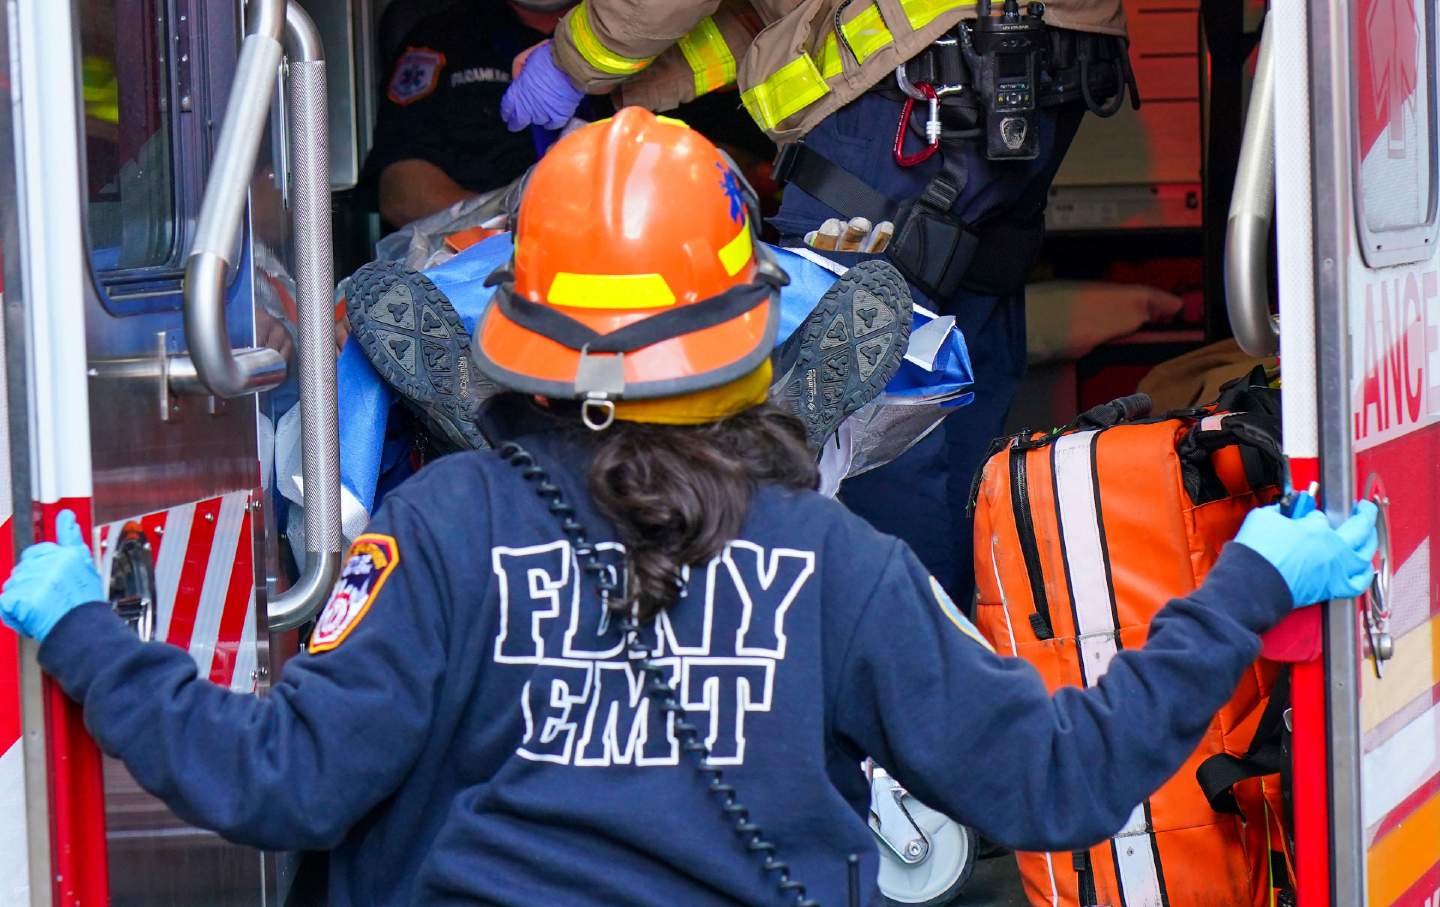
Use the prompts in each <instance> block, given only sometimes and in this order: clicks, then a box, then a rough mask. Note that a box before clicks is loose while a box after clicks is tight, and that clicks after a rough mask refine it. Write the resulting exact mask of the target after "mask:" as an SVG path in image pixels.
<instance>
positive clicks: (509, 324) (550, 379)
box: [473, 290, 780, 400]
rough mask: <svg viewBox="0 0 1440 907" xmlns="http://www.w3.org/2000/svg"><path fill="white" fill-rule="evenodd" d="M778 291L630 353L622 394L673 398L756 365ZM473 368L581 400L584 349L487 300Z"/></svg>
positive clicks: (524, 389)
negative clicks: (517, 319)
mask: <svg viewBox="0 0 1440 907" xmlns="http://www.w3.org/2000/svg"><path fill="white" fill-rule="evenodd" d="M779 328H780V294H779V291H778V290H776V291H774V292H772V293H771V294H770V298H769V299H767V300H766V301H764V302H762V303H760V304H759V305H757V306H755V307H754V308H753V309H751V310H750V311H748V312H745V313H744V314H742V315H740V316H738V317H736V318H732V319H730V320H729V321H724V322H721V323H720V324H717V325H715V326H713V327H709V328H705V329H703V330H699V331H695V332H693V333H688V334H684V335H682V336H680V337H674V338H671V339H669V340H662V341H660V342H659V343H655V344H652V345H650V346H647V347H644V348H642V349H638V350H635V351H634V352H631V353H627V354H625V369H624V374H625V389H624V393H623V394H622V395H620V397H619V399H624V400H650V399H655V398H658V397H672V396H676V395H678V394H688V393H692V392H694V391H700V390H706V389H708V388H712V387H719V386H720V385H722V384H728V383H729V382H731V381H734V380H735V379H737V378H740V377H742V376H743V375H746V374H748V373H749V372H751V371H753V370H754V369H756V368H758V367H759V365H760V363H761V362H763V361H764V360H765V359H766V358H767V357H768V356H770V354H771V352H772V351H773V349H774V346H775V336H776V334H777V333H778V332H779ZM473 350H474V355H475V362H476V365H477V366H478V367H479V368H480V370H481V371H482V372H483V373H484V374H485V375H486V376H487V377H488V378H490V379H491V380H492V381H494V382H495V383H497V384H499V385H500V386H502V387H505V388H507V389H509V390H512V391H517V392H520V393H525V394H537V395H539V396H542V397H548V398H551V399H557V400H573V399H578V398H580V397H583V394H582V393H580V392H578V391H577V388H576V377H577V374H578V372H579V370H580V360H581V358H582V354H581V353H580V351H578V350H574V349H571V348H569V347H567V346H564V345H563V344H560V343H557V342H555V341H554V340H551V339H550V338H548V337H545V336H543V335H542V334H538V333H536V332H534V331H532V330H530V329H528V328H526V327H523V326H521V325H519V324H516V323H515V322H514V321H512V320H511V319H510V318H508V317H507V316H506V315H505V313H504V312H502V311H501V307H500V306H498V305H494V304H492V305H490V306H488V307H487V308H486V310H485V313H484V315H483V316H481V318H480V321H479V323H478V324H477V325H476V326H475V336H474V343H473Z"/></svg>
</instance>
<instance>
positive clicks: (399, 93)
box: [386, 47, 445, 106]
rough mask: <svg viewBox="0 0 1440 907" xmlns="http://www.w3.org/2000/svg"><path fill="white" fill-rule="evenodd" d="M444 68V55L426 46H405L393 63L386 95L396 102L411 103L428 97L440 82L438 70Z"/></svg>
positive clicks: (401, 103) (400, 103) (402, 104)
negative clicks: (393, 70) (392, 71)
mask: <svg viewBox="0 0 1440 907" xmlns="http://www.w3.org/2000/svg"><path fill="white" fill-rule="evenodd" d="M444 68H445V55H444V54H442V53H441V52H440V51H438V50H431V49H430V48H428V47H411V48H407V49H406V51H405V53H404V54H403V55H402V56H401V57H400V59H399V60H398V61H397V62H396V63H395V74H394V75H393V76H391V77H390V89H389V90H388V91H387V92H386V95H387V96H388V97H389V98H390V100H391V101H392V102H394V103H396V104H399V105H401V106H404V105H406V104H413V103H415V102H416V101H418V100H420V99H421V98H425V97H428V96H429V95H430V93H431V92H433V91H434V90H435V87H436V86H437V85H439V84H440V70H442V69H444Z"/></svg>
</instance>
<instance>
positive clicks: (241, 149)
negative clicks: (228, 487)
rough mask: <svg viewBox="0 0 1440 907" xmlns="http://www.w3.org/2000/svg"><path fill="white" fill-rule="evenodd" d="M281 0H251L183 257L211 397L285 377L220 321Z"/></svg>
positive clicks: (270, 354) (188, 326) (188, 314)
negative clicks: (236, 342)
mask: <svg viewBox="0 0 1440 907" xmlns="http://www.w3.org/2000/svg"><path fill="white" fill-rule="evenodd" d="M285 5H286V4H285V0H249V3H247V4H246V10H245V12H246V16H247V18H248V20H249V26H250V27H249V33H248V34H247V35H246V36H245V42H244V43H243V44H242V45H241V47H240V59H239V62H238V63H237V65H236V69H235V80H234V82H233V83H232V84H231V87H230V100H229V102H228V103H227V105H226V108H225V119H224V120H223V121H222V122H221V127H220V142H219V145H218V147H217V148H216V149H215V160H214V162H213V163H212V164H211V168H210V178H209V181H208V182H207V183H206V186H205V199H204V201H203V202H202V203H201V205H200V217H199V219H198V220H197V221H196V224H195V241H194V242H193V243H192V244H191V246H190V255H189V257H188V258H187V259H186V262H185V338H186V341H187V343H188V344H189V347H190V357H189V358H191V359H192V360H193V361H194V368H195V371H196V372H197V373H198V374H199V376H200V380H201V382H202V383H203V384H204V385H205V387H206V388H207V389H208V390H209V392H210V393H211V394H214V395H215V396H217V397H240V396H244V395H246V394H255V393H260V392H262V391H266V390H269V389H271V388H273V387H275V386H277V385H278V384H280V382H282V381H284V380H285V359H284V357H283V356H281V355H280V354H279V353H278V352H276V351H275V350H271V349H265V348H257V347H249V348H246V349H240V350H235V349H231V347H230V335H229V332H228V331H227V330H226V327H225V271H226V268H227V267H228V266H233V265H235V262H233V261H231V260H230V258H231V254H232V252H233V250H234V249H235V243H236V241H237V240H238V239H239V237H240V227H241V221H242V218H243V215H244V213H245V201H246V199H247V198H248V197H249V194H250V174H251V173H253V172H254V170H255V158H256V157H257V156H258V155H259V152H260V141H261V139H262V137H263V136H264V135H265V125H266V124H265V120H266V117H267V116H268V115H269V113H270V98H271V96H272V95H273V94H274V93H275V79H276V75H277V73H278V72H279V69H280V57H281V52H282V48H281V46H280V34H281V29H282V28H283V27H284V24H285V18H286V16H285Z"/></svg>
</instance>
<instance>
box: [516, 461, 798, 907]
mask: <svg viewBox="0 0 1440 907" xmlns="http://www.w3.org/2000/svg"><path fill="white" fill-rule="evenodd" d="M496 452H497V453H498V454H499V455H500V458H501V459H502V460H504V461H505V462H506V463H509V464H510V465H511V466H513V467H515V468H516V469H518V470H519V471H520V476H521V478H523V479H524V480H525V481H526V482H529V483H531V484H532V485H534V486H535V493H536V494H537V495H539V496H540V499H541V500H543V501H545V502H546V505H547V509H548V510H549V511H550V513H551V514H552V515H553V516H554V517H555V518H556V519H557V520H558V521H559V523H560V530H561V531H562V532H564V533H565V535H566V536H567V537H569V540H570V545H571V548H572V549H573V550H574V553H575V559H576V561H577V562H578V563H579V565H580V569H581V570H582V571H583V572H584V573H586V574H588V575H589V576H590V577H591V578H592V579H594V581H595V584H596V586H597V587H598V588H599V590H600V596H601V598H602V599H604V605H605V607H606V609H607V610H608V609H609V607H610V601H611V598H612V597H613V596H614V595H615V594H616V593H618V592H619V591H620V590H621V588H622V585H621V583H620V578H619V573H618V571H617V570H616V569H615V566H614V565H613V564H607V563H605V562H604V561H602V560H601V559H600V555H599V552H597V551H596V549H595V545H594V544H593V543H592V542H591V540H590V537H589V534H588V533H587V532H586V531H585V527H584V526H583V525H581V524H580V522H579V521H578V520H576V519H575V508H574V507H572V506H571V505H570V504H569V503H567V502H566V500H565V493H564V492H563V491H562V490H561V489H560V486H558V485H556V484H555V483H554V482H553V481H551V480H550V474H549V473H548V472H546V470H545V468H544V467H543V466H541V465H540V464H539V463H537V462H536V461H535V458H534V457H533V456H531V454H530V453H529V452H527V451H526V450H525V448H523V447H521V446H520V445H519V444H516V443H515V442H513V441H507V442H505V443H504V444H501V445H500V446H499V447H498V448H497V449H496ZM619 626H620V631H621V633H622V634H623V635H624V637H625V648H626V652H627V654H628V655H629V656H630V658H631V659H633V660H634V661H635V662H636V664H637V666H638V667H639V669H640V673H641V674H642V675H643V676H644V678H645V693H646V695H647V696H649V697H650V701H651V702H653V703H655V707H656V708H658V709H659V710H660V711H661V712H662V713H664V714H665V715H668V716H672V717H673V718H674V722H675V725H674V726H675V736H676V737H678V738H679V741H680V749H681V750H682V751H683V752H685V753H688V754H689V756H690V758H692V759H694V760H697V761H696V762H695V770H696V771H698V772H699V773H700V774H701V775H703V776H705V778H706V779H707V784H706V787H707V789H708V790H709V792H710V793H711V794H713V795H714V796H715V797H716V798H717V799H718V800H719V801H720V810H721V812H722V813H724V817H725V819H726V821H727V822H729V823H730V827H731V829H732V830H733V831H734V832H735V834H736V836H737V837H738V838H739V840H740V843H741V845H742V846H743V847H744V848H745V849H746V850H747V851H749V852H750V853H754V854H759V855H761V864H760V866H761V869H763V870H764V871H765V873H766V874H767V875H770V876H773V877H774V878H775V885H776V887H777V888H778V889H779V890H780V894H781V896H782V897H784V898H785V899H786V900H787V901H788V902H789V903H791V904H793V905H794V907H820V904H819V902H818V901H814V900H811V899H810V898H809V897H808V896H807V895H806V892H805V886H804V884H802V883H801V882H800V881H799V880H798V879H796V878H795V877H793V876H792V875H791V874H790V866H789V864H787V863H785V862H783V861H781V860H780V859H779V857H778V856H777V855H776V848H775V844H774V843H773V842H771V841H769V840H768V839H767V838H766V837H765V830H764V829H763V828H761V827H760V825H758V824H757V823H755V822H753V821H751V818H750V810H749V809H748V808H747V807H746V806H745V805H744V804H743V803H741V802H740V798H739V796H737V794H736V792H735V786H734V785H732V784H727V783H726V782H725V773H724V771H723V770H721V769H720V768H719V767H718V766H715V765H713V764H711V762H710V747H708V746H707V745H706V744H705V741H704V740H703V739H701V737H700V729H699V728H697V727H696V726H695V725H694V724H692V723H691V722H690V719H689V717H688V716H687V714H686V712H685V708H684V706H682V705H681V704H680V701H679V700H678V699H677V698H676V697H675V688H674V687H673V686H671V685H670V680H669V678H668V677H666V672H665V669H664V668H662V667H660V666H659V665H657V664H656V663H655V660H654V658H655V653H654V652H652V651H651V650H650V649H649V647H647V646H646V645H645V643H644V642H642V641H641V639H640V624H639V622H638V621H636V619H635V617H634V615H633V614H626V615H624V616H623V617H621V618H620V620H619Z"/></svg>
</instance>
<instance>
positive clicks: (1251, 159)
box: [1225, 21, 1280, 356]
mask: <svg viewBox="0 0 1440 907" xmlns="http://www.w3.org/2000/svg"><path fill="white" fill-rule="evenodd" d="M1261 28H1262V31H1261V35H1260V58H1259V60H1258V61H1257V63H1256V66H1255V81H1254V83H1253V84H1252V85H1251V88H1250V109H1249V111H1248V112H1247V113H1246V115H1245V135H1244V137H1243V139H1242V140H1241V144H1240V163H1239V166H1238V167H1237V168H1236V170H1235V191H1234V193H1233V194H1232V195H1231V196H1230V217H1229V220H1228V222H1227V223H1226V230H1225V306H1226V309H1227V310H1228V311H1229V313H1230V327H1231V329H1232V330H1233V331H1234V332H1235V340H1236V341H1237V342H1238V343H1239V344H1240V348H1241V349H1243V350H1244V351H1245V352H1247V353H1249V354H1250V355H1252V356H1273V355H1274V354H1275V352H1276V351H1277V350H1278V349H1279V348H1280V330H1279V326H1278V325H1277V324H1276V321H1275V318H1274V316H1272V315H1271V314H1270V274H1269V261H1270V226H1271V224H1272V222H1273V220H1274V216H1275V70H1274V54H1273V50H1272V46H1273V45H1274V43H1275V42H1274V40H1273V38H1272V36H1271V35H1272V32H1273V31H1274V29H1273V28H1272V27H1270V23H1269V22H1268V21H1267V22H1266V23H1264V24H1262V26H1261Z"/></svg>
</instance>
